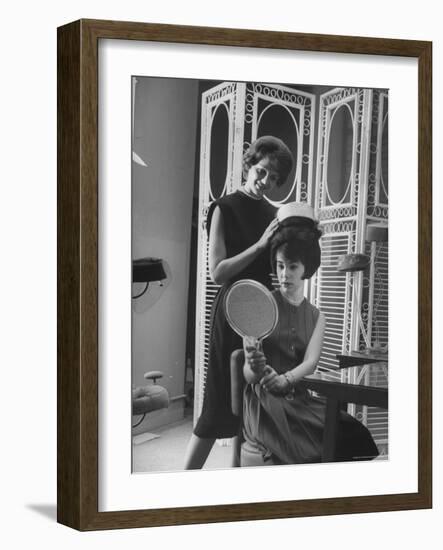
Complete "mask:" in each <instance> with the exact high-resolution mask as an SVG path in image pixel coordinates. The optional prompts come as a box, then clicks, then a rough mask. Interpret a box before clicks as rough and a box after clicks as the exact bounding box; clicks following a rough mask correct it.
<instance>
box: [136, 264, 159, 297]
mask: <svg viewBox="0 0 443 550" xmlns="http://www.w3.org/2000/svg"><path fill="white" fill-rule="evenodd" d="M164 279H166V273H165V270H164V267H163V261H162V260H161V259H160V258H140V259H138V260H133V261H132V282H133V283H146V284H145V288H144V289H143V290H142V292H140V293H139V294H136V295H135V296H133V297H132V298H133V299H135V298H140V296H143V294H145V292H146V291H147V290H148V288H149V283H152V282H154V281H158V282H159V284H160V286H162V285H163V283H162V280H164Z"/></svg>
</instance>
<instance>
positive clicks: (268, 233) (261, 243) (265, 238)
mask: <svg viewBox="0 0 443 550" xmlns="http://www.w3.org/2000/svg"><path fill="white" fill-rule="evenodd" d="M277 228H278V220H277V218H274V219H273V220H272V222H271V223H270V224H269V225H268V227H267V228H266V229H265V230H264V232H263V235H262V236H261V237H260V239H259V240H258V241H257V247H258V248H259V249H260V250H264V249H265V248H266V247H267V246H268V243H269V240H270V238H271V237H272V235H273V234H274V233H275V232H276V231H277Z"/></svg>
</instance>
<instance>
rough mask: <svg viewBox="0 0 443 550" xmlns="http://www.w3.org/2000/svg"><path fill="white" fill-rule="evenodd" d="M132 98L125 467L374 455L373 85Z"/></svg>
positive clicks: (382, 253)
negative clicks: (128, 452)
mask: <svg viewBox="0 0 443 550" xmlns="http://www.w3.org/2000/svg"><path fill="white" fill-rule="evenodd" d="M131 94H132V121H131V123H132V144H131V159H130V160H128V162H131V164H132V172H131V173H132V181H131V209H132V212H131V223H132V254H131V256H132V257H131V262H132V288H131V291H132V295H131V297H128V301H129V300H130V302H131V311H132V315H131V319H132V321H131V323H132V333H131V334H132V343H131V349H132V352H131V369H132V372H131V378H132V400H131V403H132V426H131V427H128V429H130V430H132V471H133V473H150V472H174V471H181V472H183V471H186V470H199V469H207V470H219V469H229V468H238V467H240V468H245V467H265V466H274V467H278V466H282V465H289V464H291V465H297V464H313V465H314V466H313V467H314V468H321V467H322V466H321V464H322V463H330V462H354V461H380V460H389V421H388V420H389V415H388V413H389V411H388V381H389V376H388V373H389V362H388V352H389V323H388V306H389V294H388V285H389V238H388V236H389V231H388V226H389V214H388V212H389V204H388V203H389V199H388V197H389V177H388V173H389V150H388V140H389V90H388V89H380V88H356V87H352V86H346V82H345V83H344V84H343V86H340V87H337V86H329V85H327V83H325V84H324V85H318V84H315V85H310V84H309V83H291V82H278V83H271V82H250V81H248V82H240V81H213V80H196V79H182V78H161V77H150V76H141V75H140V76H139V75H135V76H133V77H132V81H131ZM128 149H129V145H128Z"/></svg>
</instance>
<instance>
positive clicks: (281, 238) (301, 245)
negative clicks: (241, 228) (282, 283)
mask: <svg viewBox="0 0 443 550" xmlns="http://www.w3.org/2000/svg"><path fill="white" fill-rule="evenodd" d="M321 234H322V233H321V231H320V230H319V229H318V223H317V222H315V221H313V220H310V219H309V218H301V217H292V218H287V219H286V220H284V221H283V222H281V223H280V225H279V227H278V229H277V231H276V232H275V233H274V235H273V236H272V238H271V265H272V270H273V271H274V273H275V272H276V265H275V257H276V255H277V250H281V252H282V254H283V255H284V256H285V258H287V259H288V260H291V261H293V262H301V263H302V264H303V265H304V268H305V272H304V274H303V279H310V278H311V277H312V275H314V273H315V272H316V271H317V269H318V268H319V266H320V257H321V250H320V243H319V239H320V237H321Z"/></svg>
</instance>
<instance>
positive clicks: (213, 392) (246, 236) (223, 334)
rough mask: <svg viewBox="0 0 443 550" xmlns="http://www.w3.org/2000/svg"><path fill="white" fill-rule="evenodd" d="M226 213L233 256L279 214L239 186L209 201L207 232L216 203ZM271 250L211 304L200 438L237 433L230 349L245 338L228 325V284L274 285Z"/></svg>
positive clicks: (198, 427) (196, 430)
mask: <svg viewBox="0 0 443 550" xmlns="http://www.w3.org/2000/svg"><path fill="white" fill-rule="evenodd" d="M216 206H218V207H219V208H220V211H221V214H222V218H223V228H224V235H225V246H226V256H227V257H228V258H232V257H233V256H236V255H237V254H239V253H240V252H243V251H244V250H246V249H247V248H249V247H250V246H252V245H253V244H255V243H256V242H257V241H258V240H259V239H260V237H261V236H262V235H263V232H264V231H265V229H266V227H267V226H268V225H269V224H270V223H271V221H272V220H273V218H274V217H275V212H276V210H275V208H274V207H273V206H272V205H270V204H269V203H268V202H267V201H266V200H265V199H261V200H255V199H252V198H250V197H248V196H247V195H245V194H244V193H242V192H241V191H236V192H234V193H232V194H230V195H226V196H225V197H223V198H221V199H218V200H217V201H215V202H213V203H212V204H211V207H210V210H209V213H208V220H207V231H208V234H209V230H210V225H211V219H212V214H213V212H214V208H215V207H216ZM270 272H271V265H270V261H269V251H268V250H265V251H264V252H263V254H261V255H260V256H258V257H257V258H256V259H255V260H254V261H253V262H251V263H250V264H249V265H248V266H247V267H246V268H245V269H244V270H243V271H242V272H241V273H238V274H237V275H236V276H235V277H234V278H232V279H231V280H230V281H229V282H227V283H225V284H224V285H223V286H222V287H221V288H220V290H219V291H218V293H217V296H216V298H215V300H214V303H213V305H212V312H211V332H210V344H209V346H210V347H209V360H208V369H207V376H206V384H205V393H204V398H203V406H202V412H201V415H200V418H199V419H198V422H197V424H196V426H195V428H194V433H195V435H197V436H199V437H202V438H228V437H233V436H235V435H237V434H238V429H239V419H238V417H237V416H234V415H233V414H232V411H231V375H230V357H231V353H232V352H233V351H234V350H235V349H238V348H242V347H243V343H242V341H241V338H240V337H239V336H238V335H237V334H236V333H235V332H234V331H233V330H232V329H231V328H230V326H229V325H228V323H227V322H226V319H225V314H224V311H223V297H224V295H225V294H226V291H227V289H228V288H229V286H230V285H231V284H232V283H233V282H235V281H238V280H240V279H254V280H255V281H259V282H260V283H262V284H264V285H265V286H266V287H268V288H269V289H270V288H271V277H270Z"/></svg>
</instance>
